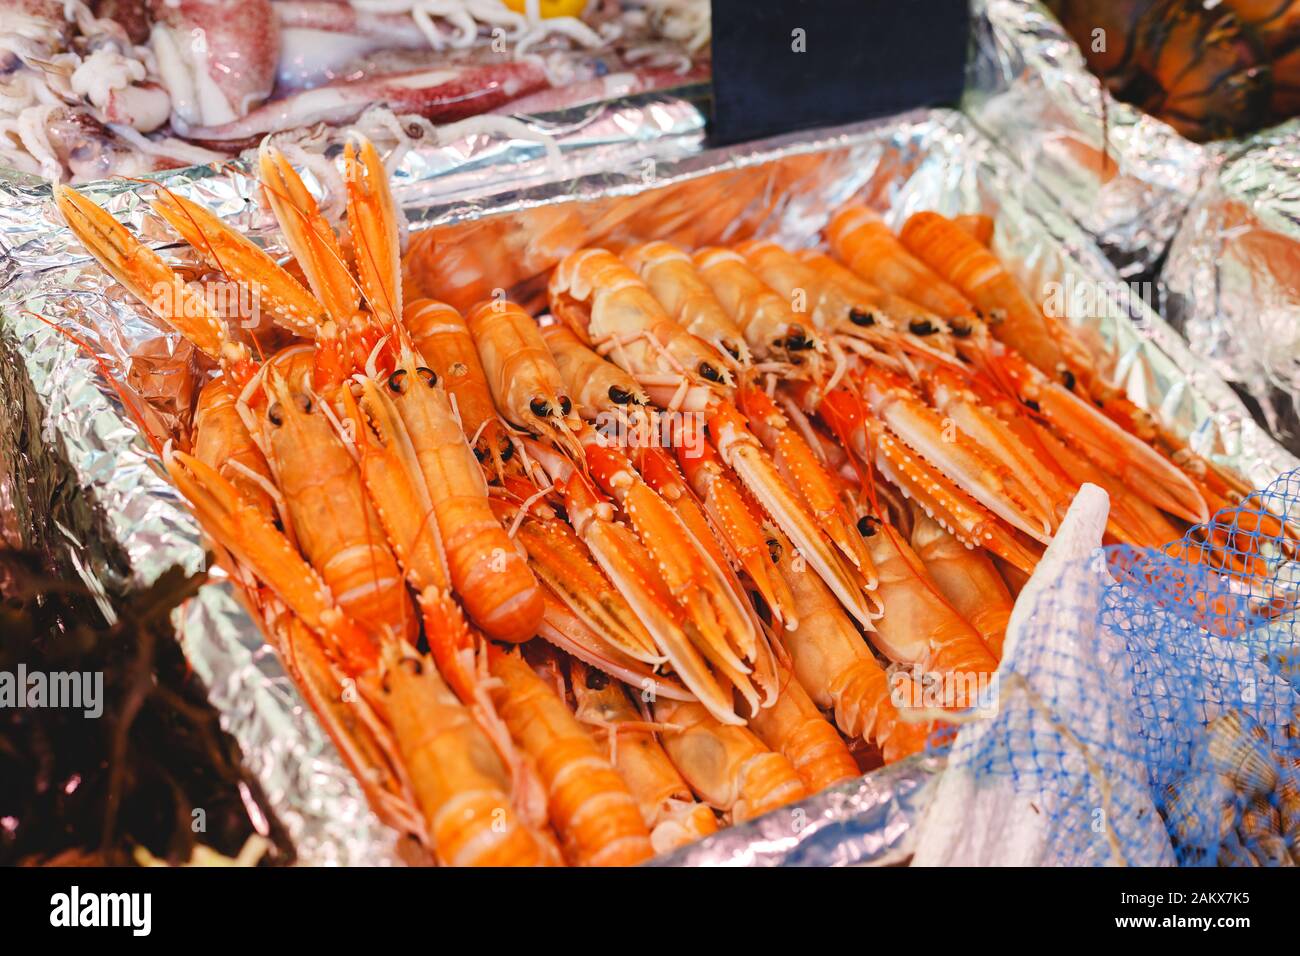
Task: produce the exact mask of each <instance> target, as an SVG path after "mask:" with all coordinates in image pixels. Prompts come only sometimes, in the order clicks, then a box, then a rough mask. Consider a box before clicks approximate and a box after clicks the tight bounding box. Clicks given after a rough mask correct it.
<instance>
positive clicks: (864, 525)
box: [858, 515, 880, 538]
mask: <svg viewBox="0 0 1300 956" xmlns="http://www.w3.org/2000/svg"><path fill="white" fill-rule="evenodd" d="M879 530H880V519H879V518H876V517H873V516H872V515H863V516H862V517H861V518H859V519H858V533H859V534H861V535H862V537H864V538H870V537H872V536H873V535H875V533H876V532H877V531H879Z"/></svg>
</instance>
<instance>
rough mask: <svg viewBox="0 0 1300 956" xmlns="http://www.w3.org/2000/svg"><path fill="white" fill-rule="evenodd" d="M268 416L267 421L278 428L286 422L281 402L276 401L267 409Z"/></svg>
mask: <svg viewBox="0 0 1300 956" xmlns="http://www.w3.org/2000/svg"><path fill="white" fill-rule="evenodd" d="M266 418H267V421H269V422H270V423H271V424H272V425H274V426H275V427H276V428H279V427H280V426H281V425H283V424H284V409H282V408H281V407H280V403H279V402H276V403H275V404H273V405H272V406H271V407H270V408H268V409H267V410H266Z"/></svg>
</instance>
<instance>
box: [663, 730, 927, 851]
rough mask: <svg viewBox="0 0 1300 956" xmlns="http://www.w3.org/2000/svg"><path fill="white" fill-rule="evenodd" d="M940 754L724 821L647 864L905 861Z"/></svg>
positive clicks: (896, 765) (925, 808) (914, 843)
mask: <svg viewBox="0 0 1300 956" xmlns="http://www.w3.org/2000/svg"><path fill="white" fill-rule="evenodd" d="M943 765H944V760H943V758H942V757H940V756H930V755H921V756H917V757H911V758H909V759H907V760H904V761H902V762H901V763H896V764H893V765H892V766H889V767H882V768H881V769H880V770H877V771H876V772H875V773H869V774H867V775H866V776H864V777H861V778H860V779H858V780H854V781H852V782H851V783H845V784H840V785H839V786H836V787H831V788H830V789H828V790H823V791H822V792H821V793H819V794H817V795H816V796H815V797H811V798H809V799H807V800H804V801H803V802H801V803H798V804H795V805H794V806H790V807H784V808H782V809H780V810H774V811H772V812H771V813H769V814H766V815H765V816H761V817H759V818H758V819H757V820H748V821H746V822H745V823H742V824H738V825H737V826H733V827H728V828H727V829H725V830H722V831H720V832H718V833H716V834H714V835H713V836H711V837H707V838H705V839H703V840H700V841H699V842H698V843H692V844H691V845H689V846H685V847H682V848H681V849H680V850H676V851H674V852H673V853H670V854H667V855H666V856H663V857H660V858H659V859H657V860H655V861H654V862H653V863H652V864H651V865H653V866H893V865H900V864H904V863H906V862H907V861H908V860H909V859H910V858H911V856H912V851H913V848H914V847H915V845H916V840H917V837H918V827H917V822H918V821H920V820H922V819H924V817H925V813H926V810H927V809H928V808H929V806H930V801H931V800H932V799H933V797H934V793H935V789H936V787H937V786H938V782H939V777H940V775H941V774H942V772H943Z"/></svg>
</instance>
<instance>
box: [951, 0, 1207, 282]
mask: <svg viewBox="0 0 1300 956" xmlns="http://www.w3.org/2000/svg"><path fill="white" fill-rule="evenodd" d="M972 14H973V23H974V38H973V45H974V49H973V51H972V55H971V59H970V65H969V67H968V69H967V92H966V96H965V100H964V103H963V107H964V108H965V109H966V111H967V112H968V113H969V114H970V115H971V116H972V118H973V119H974V120H975V122H976V123H977V124H978V125H979V126H980V127H982V128H983V129H984V130H986V131H987V132H988V133H989V134H990V135H991V136H992V138H993V139H994V140H996V141H997V142H998V144H999V145H1000V146H1002V147H1003V148H1004V149H1006V150H1007V151H1008V152H1010V153H1011V154H1012V156H1014V157H1015V159H1016V161H1017V162H1019V163H1020V165H1021V166H1023V167H1024V168H1025V169H1026V170H1028V171H1029V172H1030V173H1031V174H1032V175H1033V176H1034V177H1035V178H1036V179H1037V180H1038V181H1039V182H1040V183H1042V184H1043V185H1044V186H1046V188H1047V189H1048V190H1049V191H1050V192H1051V194H1052V196H1053V197H1054V198H1055V199H1056V201H1057V202H1058V203H1059V204H1060V205H1061V207H1062V208H1063V209H1064V210H1065V211H1066V212H1067V213H1069V214H1070V215H1071V216H1072V217H1074V219H1075V221H1076V222H1078V223H1079V224H1080V225H1081V226H1082V227H1083V228H1084V230H1085V231H1087V233H1088V234H1089V235H1090V236H1092V237H1093V239H1094V240H1095V241H1096V243H1097V244H1098V245H1099V246H1101V248H1102V249H1103V250H1105V252H1106V253H1107V255H1108V256H1109V257H1110V259H1111V261H1112V262H1114V263H1115V265H1116V267H1117V268H1118V269H1119V271H1120V274H1121V275H1122V276H1124V277H1125V278H1127V279H1140V278H1144V277H1150V276H1151V275H1153V274H1154V272H1155V268H1156V265H1157V264H1158V263H1159V261H1160V257H1161V255H1162V254H1163V253H1164V251H1165V249H1166V247H1167V246H1168V244H1169V242H1170V240H1171V239H1172V238H1173V235H1174V232H1175V230H1176V229H1177V228H1178V224H1179V222H1180V221H1181V219H1182V216H1183V213H1184V212H1185V211H1186V209H1187V207H1188V205H1189V204H1190V203H1191V201H1192V197H1193V195H1194V194H1195V192H1196V190H1197V188H1198V186H1199V184H1200V182H1201V179H1202V176H1203V175H1204V173H1205V172H1206V170H1207V169H1209V168H1210V167H1212V165H1213V163H1214V161H1215V158H1214V151H1213V150H1210V149H1207V148H1206V147H1204V146H1200V145H1198V144H1196V143H1193V142H1191V141H1189V140H1187V139H1184V138H1183V137H1182V136H1180V135H1179V134H1178V133H1177V132H1175V131H1174V129H1173V128H1172V127H1170V126H1168V125H1167V124H1165V123H1162V122H1160V121H1159V120H1157V119H1154V118H1153V117H1151V116H1148V115H1147V114H1145V113H1143V112H1142V111H1140V110H1138V109H1136V108H1135V107H1132V106H1130V105H1128V104H1127V103H1121V102H1119V101H1118V100H1116V99H1114V98H1113V97H1112V96H1111V95H1110V94H1109V93H1108V92H1106V90H1105V87H1104V86H1103V84H1102V83H1101V81H1100V80H1098V79H1097V78H1096V77H1095V76H1093V75H1092V74H1091V73H1089V72H1088V68H1087V66H1086V64H1085V63H1084V59H1083V55H1082V54H1081V53H1080V52H1079V48H1078V46H1077V45H1076V44H1075V42H1074V40H1073V39H1071V38H1070V36H1069V35H1068V34H1067V33H1066V32H1065V30H1064V29H1063V28H1062V27H1061V25H1060V24H1059V23H1057V21H1056V18H1055V17H1053V16H1052V14H1051V13H1050V12H1049V11H1048V10H1047V9H1046V8H1045V7H1043V6H1042V5H1041V4H1039V3H1037V2H1034V0H974V2H973V4H972Z"/></svg>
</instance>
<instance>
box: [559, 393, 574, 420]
mask: <svg viewBox="0 0 1300 956" xmlns="http://www.w3.org/2000/svg"><path fill="white" fill-rule="evenodd" d="M571 411H573V402H571V401H569V396H568V395H561V396H560V414H561V415H563V416H565V417H566V418H567V417H568V415H569V412H571Z"/></svg>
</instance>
